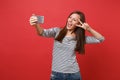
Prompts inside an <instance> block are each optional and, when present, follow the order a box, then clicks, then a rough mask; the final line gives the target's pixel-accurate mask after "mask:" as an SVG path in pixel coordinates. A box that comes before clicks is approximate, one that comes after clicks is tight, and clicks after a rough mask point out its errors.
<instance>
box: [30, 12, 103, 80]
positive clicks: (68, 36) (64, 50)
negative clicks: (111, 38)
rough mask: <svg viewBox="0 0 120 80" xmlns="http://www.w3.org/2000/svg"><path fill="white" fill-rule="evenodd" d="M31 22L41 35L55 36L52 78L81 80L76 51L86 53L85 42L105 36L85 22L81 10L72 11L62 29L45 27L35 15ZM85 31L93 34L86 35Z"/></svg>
mask: <svg viewBox="0 0 120 80" xmlns="http://www.w3.org/2000/svg"><path fill="white" fill-rule="evenodd" d="M30 24H31V25H32V26H34V27H35V28H36V30H37V33H38V34H39V35H40V36H44V37H52V38H54V46H53V54H52V55H53V59H52V73H51V80H81V75H80V69H79V66H78V63H77V60H76V52H78V53H80V54H85V48H84V45H85V44H88V43H100V42H102V41H104V37H103V36H102V35H101V34H100V33H99V32H97V31H96V30H94V29H93V28H92V27H90V26H89V25H88V23H86V22H85V15H84V13H83V12H81V11H75V12H72V13H71V14H70V15H69V16H68V19H67V22H66V25H65V27H64V28H62V29H61V28H58V27H54V28H50V29H43V28H42V27H41V26H40V25H39V24H38V20H37V17H36V16H35V15H33V16H31V17H30ZM85 31H88V32H90V33H91V34H92V36H85Z"/></svg>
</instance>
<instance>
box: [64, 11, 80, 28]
mask: <svg viewBox="0 0 120 80" xmlns="http://www.w3.org/2000/svg"><path fill="white" fill-rule="evenodd" d="M79 19H80V16H79V15H78V14H75V13H74V14H72V15H70V17H69V18H68V21H67V26H66V27H67V29H68V30H74V29H75V28H76V25H77V24H79V21H78V20H79Z"/></svg>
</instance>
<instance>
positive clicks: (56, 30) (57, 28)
mask: <svg viewBox="0 0 120 80" xmlns="http://www.w3.org/2000/svg"><path fill="white" fill-rule="evenodd" d="M53 29H54V31H55V32H59V31H60V30H61V29H62V28H60V27H54V28H53Z"/></svg>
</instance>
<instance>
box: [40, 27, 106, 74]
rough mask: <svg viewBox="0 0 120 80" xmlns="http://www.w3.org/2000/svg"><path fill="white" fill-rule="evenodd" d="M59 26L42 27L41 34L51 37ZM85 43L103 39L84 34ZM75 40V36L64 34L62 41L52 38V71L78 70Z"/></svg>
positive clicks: (54, 36)
mask: <svg viewBox="0 0 120 80" xmlns="http://www.w3.org/2000/svg"><path fill="white" fill-rule="evenodd" d="M59 32H60V28H57V27H55V28H50V29H44V31H43V33H42V36H44V37H53V38H56V36H57V35H58V34H59ZM85 40H86V43H100V42H102V41H103V40H104V39H103V38H102V39H99V40H98V39H96V38H95V37H93V36H86V39H85ZM75 47H76V41H75V37H67V36H65V37H64V39H63V41H62V43H60V42H59V41H56V40H54V46H53V54H52V71H56V72H62V73H75V72H78V71H79V70H80V69H79V66H78V63H77V60H76V54H75V51H74V49H75Z"/></svg>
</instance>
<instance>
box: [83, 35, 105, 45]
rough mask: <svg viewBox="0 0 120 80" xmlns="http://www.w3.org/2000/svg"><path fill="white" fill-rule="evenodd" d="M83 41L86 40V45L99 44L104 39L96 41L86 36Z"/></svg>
mask: <svg viewBox="0 0 120 80" xmlns="http://www.w3.org/2000/svg"><path fill="white" fill-rule="evenodd" d="M85 40H86V44H93V43H101V42H103V41H104V40H105V39H104V37H102V38H100V39H97V38H95V37H93V36H86V38H85Z"/></svg>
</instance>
